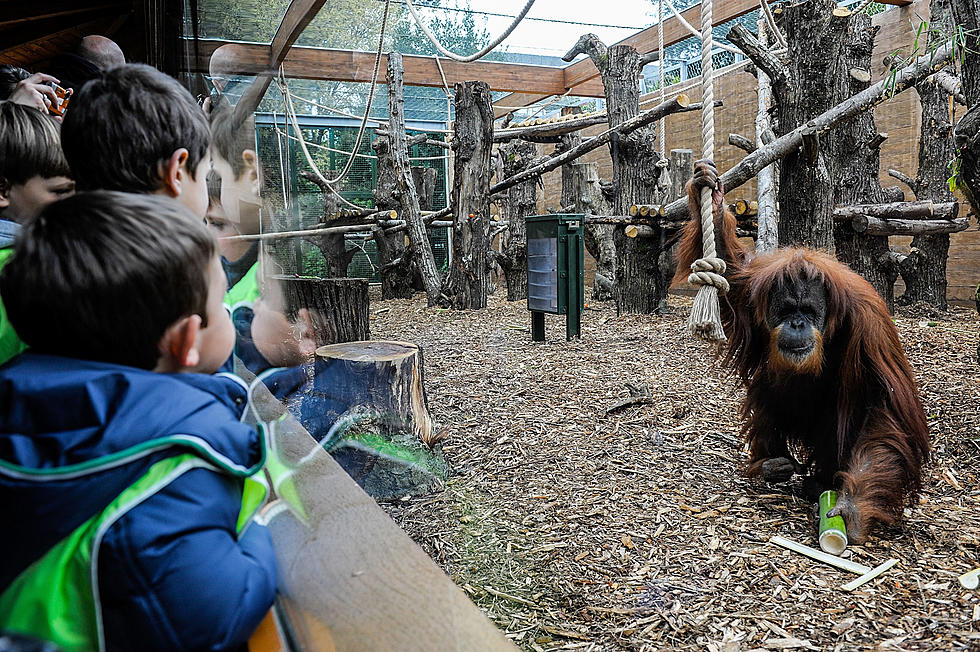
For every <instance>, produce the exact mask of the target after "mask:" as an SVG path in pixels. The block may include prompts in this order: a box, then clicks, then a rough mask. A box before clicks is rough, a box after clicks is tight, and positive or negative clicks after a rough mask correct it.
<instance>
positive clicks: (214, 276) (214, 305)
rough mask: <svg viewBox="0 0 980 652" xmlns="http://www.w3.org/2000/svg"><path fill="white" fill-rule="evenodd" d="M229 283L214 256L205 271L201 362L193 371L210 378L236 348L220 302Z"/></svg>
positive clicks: (229, 320) (200, 333)
mask: <svg viewBox="0 0 980 652" xmlns="http://www.w3.org/2000/svg"><path fill="white" fill-rule="evenodd" d="M227 286H228V279H227V278H226V277H225V271H224V269H223V268H222V267H221V258H220V257H218V255H217V254H216V255H215V256H214V257H213V258H212V259H211V264H210V266H209V267H208V304H207V317H208V325H207V326H205V327H204V328H202V329H201V330H200V332H199V333H198V334H197V348H198V352H199V353H200V356H201V357H200V361H199V362H198V364H197V366H195V367H194V369H193V370H192V371H198V372H201V373H206V374H211V373H214V372H215V371H217V370H218V369H220V368H221V365H223V364H224V363H225V361H226V360H227V359H228V356H230V355H231V352H232V349H234V348H235V327H234V326H233V325H232V323H231V315H229V314H228V311H227V310H225V306H224V303H223V299H224V296H225V289H226V288H227Z"/></svg>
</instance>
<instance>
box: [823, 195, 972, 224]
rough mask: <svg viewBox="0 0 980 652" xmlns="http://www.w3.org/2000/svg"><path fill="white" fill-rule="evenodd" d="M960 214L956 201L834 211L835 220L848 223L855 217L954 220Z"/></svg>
mask: <svg viewBox="0 0 980 652" xmlns="http://www.w3.org/2000/svg"><path fill="white" fill-rule="evenodd" d="M958 213H959V204H958V203H957V202H955V201H951V202H942V203H938V204H937V203H935V202H933V201H930V200H928V199H927V200H922V201H909V202H895V203H891V204H855V205H854V206H838V207H837V208H835V209H834V219H835V220H841V221H846V220H850V219H851V218H853V217H854V216H855V215H865V216H867V217H877V218H882V219H898V220H932V219H936V220H952V219H955V218H956V216H957V215H958Z"/></svg>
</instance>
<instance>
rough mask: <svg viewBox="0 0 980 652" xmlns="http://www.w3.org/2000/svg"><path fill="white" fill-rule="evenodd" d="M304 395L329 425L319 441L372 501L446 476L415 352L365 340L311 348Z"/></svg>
mask: <svg viewBox="0 0 980 652" xmlns="http://www.w3.org/2000/svg"><path fill="white" fill-rule="evenodd" d="M316 355H317V363H316V366H315V369H316V375H315V376H314V377H313V390H312V392H311V394H312V395H313V396H314V397H315V398H316V399H319V401H320V403H321V405H322V407H323V411H324V412H325V414H319V415H318V417H319V418H320V419H321V420H323V421H325V422H327V423H331V422H332V423H333V424H335V425H334V427H332V428H330V430H329V435H330V437H329V440H324V441H321V442H320V445H321V446H322V447H323V448H325V449H326V450H327V451H328V452H329V453H330V454H331V455H332V456H333V457H334V459H336V460H337V462H338V463H339V464H340V465H341V466H342V467H343V468H344V470H345V471H347V473H348V474H350V475H351V477H353V478H354V480H355V481H356V482H357V483H358V484H359V485H360V486H361V488H363V489H364V491H365V492H367V494H368V495H370V496H371V497H373V498H375V499H377V500H394V499H397V498H401V497H403V496H406V495H418V494H420V493H428V492H429V491H430V490H432V489H434V488H436V487H438V486H440V483H441V481H443V480H445V477H446V471H447V469H446V464H445V460H444V459H443V458H442V455H441V454H440V453H439V452H438V451H435V452H432V451H430V449H431V448H432V447H433V446H434V445H435V444H436V443H437V442H438V439H439V434H437V433H436V432H435V430H434V428H433V425H432V418H431V417H430V415H429V408H428V399H427V398H426V394H425V376H424V371H423V361H422V350H421V349H420V348H419V347H418V346H416V345H415V344H411V343H409V342H393V341H368V342H349V343H346V344H334V345H331V346H323V347H320V348H319V349H317V352H316Z"/></svg>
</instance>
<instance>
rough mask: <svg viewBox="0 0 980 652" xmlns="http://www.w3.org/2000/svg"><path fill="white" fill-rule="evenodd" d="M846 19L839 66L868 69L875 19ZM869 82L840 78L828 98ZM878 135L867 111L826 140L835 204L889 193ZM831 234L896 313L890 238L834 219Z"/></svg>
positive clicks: (870, 201)
mask: <svg viewBox="0 0 980 652" xmlns="http://www.w3.org/2000/svg"><path fill="white" fill-rule="evenodd" d="M842 20H843V21H844V23H845V29H846V31H845V34H844V36H843V40H842V43H841V50H840V55H841V56H842V57H843V60H842V61H841V62H840V65H841V66H843V68H844V69H845V70H851V69H862V70H863V69H866V68H870V66H871V52H872V49H873V48H874V39H875V35H876V34H877V33H878V28H877V27H874V26H872V24H871V17H870V16H869V15H867V14H866V13H863V12H862V13H858V14H852V15H850V16H849V17H847V18H844V19H842ZM868 86H870V83H869V80H868V79H867V78H865V77H864V76H861V75H850V74H844V75H842V76H840V77H836V78H834V79H833V83H832V84H830V87H831V92H832V95H831V97H830V101H831V102H832V103H833V104H837V103H839V102H842V101H844V100H846V99H847V98H848V97H852V96H854V95H856V94H857V93H860V92H861V91H864V90H865V89H867V88H868ZM877 135H878V128H877V126H876V125H875V119H874V113H873V112H871V111H866V112H865V113H862V114H861V115H860V116H858V117H857V118H856V119H855V120H852V121H851V122H848V123H847V124H846V125H843V126H841V127H840V128H839V129H836V130H834V131H832V132H831V133H829V134H827V135H826V136H825V137H824V138H823V142H824V143H826V146H827V155H828V156H829V163H828V165H829V166H830V167H831V169H833V170H834V172H833V174H834V179H835V183H834V184H833V188H832V193H833V201H834V204H835V205H836V206H841V205H849V204H873V203H879V202H884V199H885V193H884V191H883V190H882V188H881V183H880V182H879V181H878V172H879V153H880V150H879V148H878V147H877V146H876V145H875V144H874V141H875V140H876V137H877ZM780 206H783V204H782V203H780ZM833 234H834V243H835V247H836V251H837V257H838V258H839V259H840V260H841V261H842V262H844V263H846V264H847V265H848V266H850V267H851V269H853V270H854V271H855V272H857V273H858V274H860V275H861V276H863V277H864V278H865V279H866V280H867V281H868V282H869V283H871V286H872V287H873V288H874V289H875V291H876V292H878V294H880V295H881V297H882V298H883V299H884V300H885V304H886V305H887V306H888V310H889V311H894V309H895V280H896V279H897V278H898V269H897V268H896V267H895V264H894V262H893V257H892V256H890V255H888V254H889V251H890V250H889V248H888V237H887V236H876V235H871V234H870V233H867V232H866V233H858V232H857V231H855V230H854V228H852V226H851V224H849V223H847V222H835V224H834V229H833Z"/></svg>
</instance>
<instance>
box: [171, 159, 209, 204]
mask: <svg viewBox="0 0 980 652" xmlns="http://www.w3.org/2000/svg"><path fill="white" fill-rule="evenodd" d="M184 165H185V166H186V163H185V164H184ZM210 171H211V159H210V158H208V157H207V156H205V157H204V158H202V159H201V160H200V161H198V164H197V168H196V169H195V170H194V176H193V178H191V175H190V174H188V175H187V176H186V177H185V178H184V179H183V180H182V183H181V187H180V194H179V195H178V196H177V201H179V202H180V203H181V204H183V205H184V206H186V207H187V208H189V209H191V212H193V213H194V214H195V215H197V216H199V217H204V215H205V214H206V213H207V212H208V172H210Z"/></svg>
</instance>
